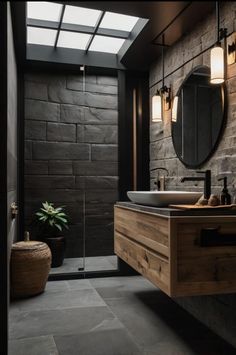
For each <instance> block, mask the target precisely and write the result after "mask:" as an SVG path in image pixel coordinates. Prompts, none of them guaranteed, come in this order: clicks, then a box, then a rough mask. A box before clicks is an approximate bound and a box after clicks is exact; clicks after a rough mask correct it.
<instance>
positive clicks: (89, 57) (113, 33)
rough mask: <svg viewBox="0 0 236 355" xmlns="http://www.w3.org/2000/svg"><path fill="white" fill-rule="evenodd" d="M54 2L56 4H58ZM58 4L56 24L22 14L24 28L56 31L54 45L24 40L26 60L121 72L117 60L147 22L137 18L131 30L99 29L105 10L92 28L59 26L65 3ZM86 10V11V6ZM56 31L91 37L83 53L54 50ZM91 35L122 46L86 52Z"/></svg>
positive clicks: (121, 66) (73, 50) (60, 48)
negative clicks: (23, 16)
mask: <svg viewBox="0 0 236 355" xmlns="http://www.w3.org/2000/svg"><path fill="white" fill-rule="evenodd" d="M58 3H59V4H60V2H58ZM61 5H62V9H61V14H60V19H59V21H48V20H39V19H32V18H28V17H27V11H26V26H27V28H28V27H35V28H42V29H49V30H57V34H56V38H55V43H54V46H46V45H40V44H30V43H27V41H26V43H27V60H39V61H49V62H56V63H65V64H75V65H76V64H77V65H78V64H79V65H91V66H101V67H108V68H119V69H124V66H123V65H122V63H121V62H120V61H121V59H122V57H123V55H124V54H125V53H126V51H127V49H128V48H129V47H130V45H131V44H132V43H133V41H134V40H135V39H136V37H137V36H138V34H139V33H140V32H141V31H142V29H143V28H144V27H145V25H146V24H147V22H148V19H143V18H139V19H138V21H137V22H136V24H135V25H134V27H133V29H132V30H131V31H124V30H117V29H109V28H99V25H100V24H101V22H102V20H103V17H104V15H105V14H106V12H107V11H101V14H100V16H99V18H98V20H97V23H96V25H95V26H86V25H78V24H71V23H63V16H64V13H65V10H66V6H67V4H62V3H61ZM26 6H27V2H26ZM74 6H75V5H74ZM86 8H87V9H89V8H88V7H86ZM60 31H68V32H75V33H81V34H88V35H91V38H90V39H89V41H88V44H87V47H86V49H85V50H84V49H74V48H63V47H58V46H57V44H58V40H59V35H60ZM95 36H106V37H111V38H117V39H123V40H124V43H123V44H122V46H121V48H120V50H119V51H118V52H117V53H108V52H102V51H101V52H99V51H89V48H90V46H91V44H92V42H93V39H94V37H95ZM52 50H53V51H52Z"/></svg>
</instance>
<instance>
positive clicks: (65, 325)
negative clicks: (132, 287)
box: [9, 307, 115, 339]
mask: <svg viewBox="0 0 236 355" xmlns="http://www.w3.org/2000/svg"><path fill="white" fill-rule="evenodd" d="M114 318H115V317H114V315H113V313H112V312H111V311H109V310H108V308H107V307H87V308H72V309H58V310H40V311H32V312H19V313H10V329H9V337H10V338H11V339H12V338H14V339H16V338H27V337H35V336H36V337H38V336H41V335H47V334H54V335H67V334H78V333H80V332H88V331H90V330H91V329H93V328H95V327H99V325H100V324H104V322H106V324H108V323H109V322H112V321H113V320H114Z"/></svg>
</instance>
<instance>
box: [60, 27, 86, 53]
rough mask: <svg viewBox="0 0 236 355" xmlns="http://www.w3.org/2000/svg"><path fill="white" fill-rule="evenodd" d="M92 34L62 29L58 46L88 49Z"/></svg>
mask: <svg viewBox="0 0 236 355" xmlns="http://www.w3.org/2000/svg"><path fill="white" fill-rule="evenodd" d="M90 38H91V35H88V34H85V33H76V32H68V31H60V34H59V38H58V43H57V47H63V48H74V49H86V47H87V44H88V42H89V40H90Z"/></svg>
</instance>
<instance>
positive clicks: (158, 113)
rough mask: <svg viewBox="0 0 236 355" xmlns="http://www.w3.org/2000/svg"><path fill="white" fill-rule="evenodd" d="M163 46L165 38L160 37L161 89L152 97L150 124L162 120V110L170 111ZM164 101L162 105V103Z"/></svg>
mask: <svg viewBox="0 0 236 355" xmlns="http://www.w3.org/2000/svg"><path fill="white" fill-rule="evenodd" d="M164 46H165V38H164V34H163V35H162V51H161V53H162V87H161V89H160V90H157V92H156V94H155V95H154V96H153V97H152V122H161V121H162V120H163V108H165V110H169V109H170V104H171V98H170V88H167V87H166V86H165V84H164V75H165V68H164ZM163 101H164V103H163ZM163 106H164V107H163Z"/></svg>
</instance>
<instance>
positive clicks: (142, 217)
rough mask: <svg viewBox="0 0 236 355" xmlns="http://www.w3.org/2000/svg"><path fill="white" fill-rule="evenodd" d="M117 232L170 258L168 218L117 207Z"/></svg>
mask: <svg viewBox="0 0 236 355" xmlns="http://www.w3.org/2000/svg"><path fill="white" fill-rule="evenodd" d="M115 231H117V232H119V233H121V234H122V235H124V236H127V237H129V238H130V239H133V240H134V241H136V242H139V243H140V244H142V245H143V246H147V247H148V248H149V249H151V250H153V251H154V252H158V253H160V254H162V255H164V256H166V257H169V238H168V236H169V228H168V218H162V217H158V216H156V215H152V214H149V213H143V212H138V211H132V210H129V209H125V208H119V207H117V206H115Z"/></svg>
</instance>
